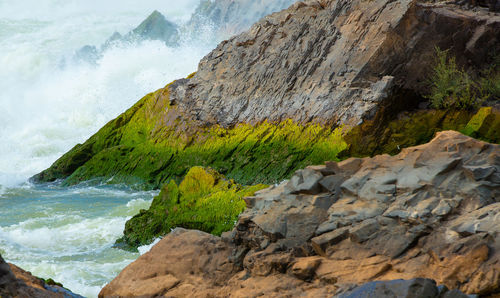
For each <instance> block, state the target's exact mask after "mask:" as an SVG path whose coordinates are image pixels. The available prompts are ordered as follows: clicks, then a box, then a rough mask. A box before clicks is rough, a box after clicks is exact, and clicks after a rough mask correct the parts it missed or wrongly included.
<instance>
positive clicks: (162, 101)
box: [33, 85, 347, 189]
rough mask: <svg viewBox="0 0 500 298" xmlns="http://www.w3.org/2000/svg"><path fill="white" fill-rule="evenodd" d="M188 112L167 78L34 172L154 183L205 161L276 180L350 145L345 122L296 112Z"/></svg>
mask: <svg viewBox="0 0 500 298" xmlns="http://www.w3.org/2000/svg"><path fill="white" fill-rule="evenodd" d="M188 119H189V117H185V116H184V115H182V114H181V113H180V112H179V111H178V110H177V107H176V105H175V104H171V102H170V99H169V86H168V85H167V87H166V88H163V89H160V90H158V91H156V92H153V93H150V94H148V95H146V96H145V97H144V98H143V99H141V100H140V101H139V102H138V103H136V104H135V105H134V106H133V107H132V108H130V109H129V110H127V111H126V112H125V113H123V114H122V115H120V116H119V117H117V118H116V119H114V120H112V121H110V122H109V123H108V124H106V126H104V127H103V128H102V129H101V130H99V131H98V132H97V133H96V134H95V135H93V136H92V137H91V138H90V139H89V140H87V141H86V142H85V143H84V144H80V145H77V146H75V147H74V148H73V149H72V150H71V151H69V152H68V153H66V154H65V155H64V156H62V157H61V158H60V159H59V160H57V161H56V162H55V163H54V164H53V165H52V166H51V167H50V168H49V169H47V170H45V171H43V172H41V173H40V174H38V175H36V176H34V177H33V180H34V181H38V182H51V181H54V180H57V179H64V181H63V185H68V186H69V185H74V184H78V183H80V182H84V181H92V182H93V183H108V184H128V185H130V186H134V187H135V188H138V189H154V188H160V187H161V186H162V185H163V184H165V183H167V182H168V181H170V180H171V179H174V180H175V181H176V182H180V181H181V179H182V178H183V177H184V176H185V175H186V173H187V171H188V170H189V169H190V168H191V167H194V166H205V167H212V168H214V169H215V170H217V171H218V172H220V173H222V174H224V175H225V176H227V177H228V178H231V179H235V180H236V181H238V183H241V184H244V185H252V184H256V183H275V182H279V181H281V180H283V179H285V178H287V177H289V176H290V175H291V174H292V173H293V172H294V171H295V170H297V169H299V168H303V167H305V166H307V165H311V164H320V163H323V162H325V161H328V160H337V154H338V153H339V152H341V151H342V150H344V149H345V148H346V147H347V144H346V143H345V142H344V141H343V139H342V129H341V128H338V129H332V128H330V127H325V126H321V125H318V124H307V125H301V124H297V123H294V122H292V121H290V120H286V121H283V122H281V123H269V122H263V123H259V124H253V125H252V124H246V123H240V124H237V125H236V126H234V127H230V128H223V127H220V126H218V125H213V126H208V127H207V126H200V125H199V124H198V123H195V122H193V121H190V120H188Z"/></svg>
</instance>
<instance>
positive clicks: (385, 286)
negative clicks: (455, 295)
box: [338, 278, 439, 298]
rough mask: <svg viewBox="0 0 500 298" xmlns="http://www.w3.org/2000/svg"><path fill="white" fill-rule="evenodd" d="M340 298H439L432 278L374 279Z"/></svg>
mask: <svg viewBox="0 0 500 298" xmlns="http://www.w3.org/2000/svg"><path fill="white" fill-rule="evenodd" d="M338 297H339V298H372V297H397V298H423V297H426V298H438V297H439V296H438V289H437V287H436V282H435V281H433V280H431V279H424V278H415V279H411V280H402V279H399V280H391V281H373V282H369V283H366V284H364V285H361V286H358V287H356V288H354V289H353V290H351V291H349V292H347V293H344V294H341V295H339V296H338Z"/></svg>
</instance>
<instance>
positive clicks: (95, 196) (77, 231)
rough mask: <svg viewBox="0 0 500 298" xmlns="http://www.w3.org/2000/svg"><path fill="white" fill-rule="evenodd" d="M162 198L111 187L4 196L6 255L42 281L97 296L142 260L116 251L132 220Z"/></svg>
mask: <svg viewBox="0 0 500 298" xmlns="http://www.w3.org/2000/svg"><path fill="white" fill-rule="evenodd" d="M156 194H157V192H136V191H131V190H128V189H127V188H122V189H120V188H112V187H107V186H103V187H83V186H80V187H74V188H62V187H59V186H56V185H45V186H33V185H30V184H25V185H23V186H22V187H17V188H13V189H7V190H6V191H5V193H4V194H2V195H0V254H1V255H2V256H3V257H4V258H5V259H6V260H8V261H9V262H12V263H14V264H16V265H18V266H20V267H21V268H25V269H27V270H29V271H31V272H32V273H33V274H34V275H36V276H39V277H43V278H53V279H54V280H56V281H58V282H61V283H63V285H64V286H65V287H67V288H69V289H71V290H72V291H74V292H75V293H78V294H81V295H83V296H86V297H95V296H97V294H98V293H99V291H100V289H101V288H102V287H103V286H104V285H105V284H107V283H108V282H109V281H110V280H111V279H112V278H113V277H114V276H116V275H117V274H118V273H119V272H120V271H121V270H122V269H123V268H124V267H125V266H127V265H128V264H129V263H131V262H132V261H134V260H135V259H136V258H137V257H138V256H139V254H138V253H131V252H127V251H123V250H120V249H115V248H113V247H112V246H113V243H114V241H115V240H116V239H117V238H119V237H120V236H121V235H122V234H123V228H124V225H125V222H126V220H127V219H129V218H130V217H131V216H132V215H134V214H136V213H137V212H138V211H139V210H140V209H142V208H148V207H149V205H150V203H151V200H152V198H153V196H154V195H156ZM148 249H149V247H143V248H141V251H142V252H144V251H147V250H148Z"/></svg>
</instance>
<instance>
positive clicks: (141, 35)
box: [124, 10, 179, 46]
mask: <svg viewBox="0 0 500 298" xmlns="http://www.w3.org/2000/svg"><path fill="white" fill-rule="evenodd" d="M177 30H178V28H177V25H175V24H174V23H172V22H170V21H168V20H167V19H166V18H165V16H163V15H162V14H161V13H160V12H159V11H157V10H155V11H153V13H151V14H150V15H149V16H148V17H147V18H146V19H145V20H144V21H143V22H142V23H141V24H140V25H139V26H137V28H135V29H134V30H132V31H131V32H130V33H129V34H127V35H126V36H125V37H124V38H125V39H127V40H128V39H136V38H137V39H142V40H161V41H163V42H165V44H167V45H170V46H172V45H176V44H177V42H178V39H179V35H178V32H177Z"/></svg>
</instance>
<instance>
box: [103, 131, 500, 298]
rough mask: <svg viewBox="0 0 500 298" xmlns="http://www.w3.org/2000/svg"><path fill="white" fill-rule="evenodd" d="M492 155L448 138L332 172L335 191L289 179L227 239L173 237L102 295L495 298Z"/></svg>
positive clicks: (480, 145) (481, 146)
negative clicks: (469, 297)
mask: <svg viewBox="0 0 500 298" xmlns="http://www.w3.org/2000/svg"><path fill="white" fill-rule="evenodd" d="M498 152H500V145H493V144H487V143H485V142H481V141H478V140H474V139H472V138H469V137H466V136H464V135H461V134H460V133H457V132H451V131H447V132H442V133H438V134H437V135H436V137H435V138H434V139H433V140H432V141H431V142H430V143H428V144H425V145H421V146H416V147H412V148H407V149H404V150H403V151H402V152H401V153H400V154H398V155H396V156H388V155H383V156H377V157H374V158H365V159H353V160H348V161H345V162H343V163H339V165H338V166H339V169H340V173H341V174H335V175H333V176H337V175H346V176H344V177H345V179H346V180H345V181H344V182H343V183H342V187H341V191H340V193H332V192H330V191H328V190H326V188H324V189H323V190H322V191H324V193H320V194H316V195H311V194H304V193H301V191H304V192H307V191H308V190H306V189H303V190H300V191H298V193H295V194H290V192H289V191H288V190H287V187H286V185H287V182H284V183H282V184H281V185H278V186H273V187H271V188H269V189H265V190H262V191H259V192H257V193H256V194H255V196H254V197H253V198H252V199H251V202H252V203H251V204H249V205H250V206H251V207H249V208H248V209H247V210H245V212H243V213H242V214H241V215H240V218H239V221H238V224H237V226H236V227H235V229H234V230H233V231H232V232H231V233H226V234H225V235H224V240H222V239H220V238H217V237H214V236H211V235H207V234H205V233H201V232H196V231H186V230H182V229H180V230H176V231H174V232H172V233H171V234H170V235H168V236H167V237H165V238H164V239H163V240H162V241H161V242H160V243H159V244H157V245H156V246H155V247H153V249H152V250H151V251H150V252H149V253H147V254H145V255H143V256H141V257H140V258H139V259H138V260H137V261H136V262H134V263H133V264H131V265H130V266H129V267H127V268H126V269H125V270H124V271H123V272H122V273H120V275H119V276H118V277H117V278H116V279H115V280H114V281H112V282H111V283H110V284H109V285H108V286H106V287H105V288H104V289H103V291H102V292H101V296H116V295H118V296H120V295H122V296H124V295H146V296H154V295H164V296H195V297H198V296H199V297H207V296H212V297H214V296H215V297H227V296H231V297H259V296H273V297H297V296H309V297H324V296H335V295H344V294H345V295H351V294H352V295H354V294H353V293H361V294H360V295H364V294H362V293H365V294H366V293H368V292H369V293H372V294H373V293H393V294H394V295H401V297H413V296H411V295H414V294H415V295H417V296H422V295H424V296H426V297H435V298H438V297H450V295H452V296H453V295H455V296H457V297H459V296H460V295H462V293H466V294H480V295H493V294H496V293H499V292H500V270H499V264H500V253H499V252H500V238H499V235H500V231H499V230H498V227H499V226H500V222H498V220H499V218H500V217H499V216H498V215H499V214H500V209H499V206H500V205H499V204H500V202H498V198H500V181H499V182H495V181H492V180H491V179H490V178H491V175H492V174H488V173H489V172H490V171H491V170H488V171H484V170H482V169H489V168H494V169H495V172H496V171H497V170H499V169H500V159H498V158H497V157H496V156H498ZM343 168H344V169H345V171H342V169H343ZM471 169H472V170H471ZM474 169H481V170H478V171H477V172H476V173H475V174H474V173H472V172H471V171H474ZM309 170H310V171H313V172H316V173H319V174H320V175H322V174H321V171H322V170H324V167H323V166H321V167H310V168H309ZM347 173H349V175H347ZM327 177H331V175H330V176H327ZM322 179H324V178H322ZM389 188H390V189H389ZM393 189H394V190H395V191H393ZM389 190H390V191H389ZM370 191H371V192H372V193H371V194H370ZM392 191H393V192H392ZM337 196H338V197H337ZM424 279H430V280H424ZM434 281H435V282H434ZM364 283H367V284H366V285H363V286H360V287H357V286H359V285H362V284H364ZM436 283H437V285H444V286H446V288H448V289H451V290H450V291H449V292H448V294H446V292H445V288H444V287H440V288H439V291H438V288H437V285H436ZM357 291H361V292H357ZM366 291H368V292H366ZM370 291H371V292H370ZM373 291H374V292H373ZM373 295H375V294H373ZM377 295H378V294H377ZM443 295H445V296H443ZM446 295H447V296H446ZM358 296H359V295H358ZM346 297H349V296H346ZM362 297H364V296H362ZM367 297H369V296H367Z"/></svg>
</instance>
